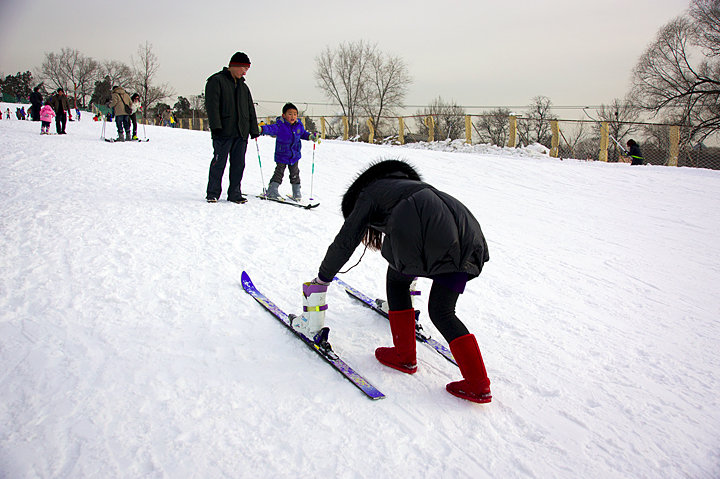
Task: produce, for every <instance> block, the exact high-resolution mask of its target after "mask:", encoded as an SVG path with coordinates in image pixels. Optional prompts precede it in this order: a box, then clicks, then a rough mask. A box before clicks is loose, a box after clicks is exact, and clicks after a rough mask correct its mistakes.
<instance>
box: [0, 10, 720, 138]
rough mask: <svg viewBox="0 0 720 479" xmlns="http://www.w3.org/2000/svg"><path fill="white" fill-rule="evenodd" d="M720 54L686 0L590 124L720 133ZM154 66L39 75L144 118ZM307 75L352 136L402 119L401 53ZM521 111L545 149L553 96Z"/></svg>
mask: <svg viewBox="0 0 720 479" xmlns="http://www.w3.org/2000/svg"><path fill="white" fill-rule="evenodd" d="M719 54H720V0H691V1H690V3H689V8H688V10H687V11H686V12H685V13H684V14H683V15H681V16H679V17H678V18H676V19H674V20H672V21H670V22H669V23H668V24H666V25H664V26H663V27H662V28H660V30H659V32H658V34H657V37H656V38H655V39H654V41H652V42H651V43H650V45H649V46H648V48H647V50H646V51H645V52H644V53H643V55H642V56H641V57H640V59H639V60H638V62H637V64H636V66H635V68H634V70H633V77H632V80H633V81H632V87H631V89H630V91H629V92H628V94H627V95H626V97H625V98H623V99H619V98H616V99H613V100H612V101H611V102H610V103H609V104H607V105H605V104H603V105H601V107H600V108H598V109H597V110H595V112H594V115H595V118H594V120H596V121H597V122H607V123H608V124H609V127H610V134H611V135H612V136H613V137H614V138H616V139H618V140H622V139H623V137H626V136H628V135H631V134H635V133H643V134H644V135H645V136H646V137H648V138H650V139H651V141H655V140H657V141H660V139H661V138H662V137H663V135H662V134H661V133H660V132H659V131H657V130H658V128H656V127H653V126H652V125H644V126H643V125H640V124H639V122H638V120H639V119H640V118H641V117H642V116H643V115H645V116H650V118H651V119H653V120H656V121H658V120H659V122H660V123H666V124H676V125H682V126H684V127H685V128H683V130H682V131H683V136H682V138H681V142H682V144H683V145H690V144H699V143H702V141H704V140H705V139H706V138H707V136H709V135H710V134H712V133H714V132H716V131H718V130H720V98H719V96H720V56H719ZM158 67H159V63H158V59H157V57H156V56H155V55H154V54H153V53H152V46H151V45H150V44H149V43H147V42H146V43H145V44H144V45H140V46H139V47H138V51H137V54H136V55H135V56H133V58H132V66H128V65H126V64H124V63H122V62H118V61H103V62H98V61H96V60H94V59H92V58H89V57H86V56H84V55H83V54H81V53H80V52H79V51H77V50H71V49H62V50H61V51H60V53H48V54H46V57H45V60H44V61H43V64H42V66H41V68H40V69H39V73H38V77H39V78H38V80H39V81H41V85H49V86H50V87H52V89H56V88H59V87H62V88H63V89H64V90H65V91H66V92H68V93H69V95H70V96H71V97H74V98H76V100H77V102H78V103H79V105H80V106H81V107H86V106H87V105H88V104H90V103H93V104H96V105H104V104H105V103H106V102H107V100H108V99H109V97H110V89H111V88H112V86H113V85H116V84H119V85H123V86H125V87H126V89H127V87H128V86H129V87H130V88H129V89H130V90H133V91H135V92H137V93H139V94H140V96H141V100H142V103H143V107H144V108H143V111H144V114H147V112H148V109H149V107H150V106H151V105H155V109H156V110H158V111H162V110H163V109H165V108H170V105H168V104H165V103H163V101H164V100H166V99H168V98H169V97H171V96H172V95H174V92H173V90H172V89H171V88H170V87H169V86H168V85H167V84H157V83H156V81H155V75H156V73H157V70H158ZM314 76H315V79H316V85H317V87H318V88H319V89H320V90H321V91H322V92H323V94H324V95H325V96H326V97H327V98H328V99H329V100H331V101H332V102H333V103H334V104H337V105H338V106H339V108H340V112H341V114H342V116H345V117H346V118H347V119H348V122H349V126H350V128H351V131H352V134H353V135H355V136H358V137H359V136H361V135H363V134H365V135H367V134H368V131H369V126H368V125H367V123H366V122H365V121H363V122H361V121H360V119H363V120H365V119H369V120H370V123H371V125H372V128H373V130H374V132H375V136H376V137H378V138H381V137H383V136H390V135H392V134H393V133H395V132H396V128H397V127H396V124H395V123H396V122H395V121H394V120H391V119H392V118H395V117H397V116H400V115H399V112H400V111H401V110H402V109H404V100H405V97H406V96H407V93H408V91H409V89H410V86H411V85H412V83H413V79H412V77H411V75H410V74H409V72H408V69H407V66H406V64H405V62H404V61H403V59H402V58H401V57H399V56H393V55H389V54H386V53H384V52H382V51H380V50H379V49H378V47H377V45H375V44H371V43H368V42H365V41H362V40H361V41H356V42H346V43H342V44H340V45H339V46H337V47H336V48H334V49H333V48H330V47H326V48H325V50H323V51H322V52H321V53H320V55H318V56H317V57H316V58H315V71H314ZM32 81H33V79H32V75H31V74H30V72H25V73H18V74H17V75H15V76H8V77H6V78H5V80H4V81H3V80H0V83H1V85H0V86H1V87H2V88H3V91H4V92H6V93H11V92H12V93H14V94H16V95H17V96H21V97H27V96H28V95H29V93H30V91H31V84H32ZM204 100H205V99H204V95H202V94H200V95H196V96H191V97H188V98H185V97H182V96H180V97H178V100H177V102H176V103H175V105H174V107H173V108H174V110H175V114H176V116H178V117H194V116H204V115H205V112H204ZM301 113H302V112H301ZM416 115H417V117H418V118H419V119H420V118H425V117H427V116H432V117H433V118H434V120H435V121H434V124H433V125H432V127H433V128H434V132H435V138H443V139H445V138H447V139H458V138H462V137H463V136H464V131H465V119H464V117H465V115H466V112H465V109H464V108H463V107H461V106H459V105H457V104H456V103H455V102H454V101H445V100H443V99H442V97H441V96H438V97H437V98H435V99H434V100H432V101H431V102H430V103H429V105H428V106H427V107H425V108H422V109H419V110H418V111H417V112H416ZM510 115H511V112H510V110H509V109H507V108H497V109H494V110H489V111H484V112H482V113H481V115H478V116H479V119H478V120H476V122H475V123H474V124H473V128H474V129H475V131H476V133H477V135H478V137H479V139H480V141H481V142H484V143H492V144H496V145H499V146H503V145H505V144H507V139H508V135H509V131H508V117H509V116H510ZM515 115H518V113H515ZM519 115H520V117H521V120H520V121H519V122H518V134H519V136H520V139H521V142H522V143H525V144H529V143H533V142H538V143H541V144H543V145H545V146H548V147H549V146H550V139H551V131H550V122H551V121H552V120H555V119H557V117H556V116H555V115H554V114H553V112H552V101H551V100H550V99H549V98H547V97H545V96H542V95H539V96H536V97H534V98H533V99H532V102H531V103H530V105H528V107H527V109H526V110H525V111H524V112H520V113H519ZM474 116H476V115H474ZM416 123H417V125H416V127H417V133H416V135H417V136H426V135H427V132H428V129H429V128H430V126H429V125H427V124H426V123H425V122H424V121H422V120H421V119H420V120H418V121H417V122H416ZM331 128H332V125H331ZM640 129H642V130H643V131H642V132H641V131H640ZM589 130H592V129H591V128H586V127H584V125H583V124H582V123H579V124H578V126H577V127H576V128H575V129H574V130H573V131H572V132H567V134H564V135H563V138H564V142H565V144H566V145H567V146H570V147H572V148H574V147H580V146H582V144H583V143H590V142H593V141H596V139H597V138H596V136H597V133H596V132H593V131H589ZM593 135H594V136H593ZM665 136H666V135H665Z"/></svg>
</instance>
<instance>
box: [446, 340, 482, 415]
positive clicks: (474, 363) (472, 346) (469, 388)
mask: <svg viewBox="0 0 720 479" xmlns="http://www.w3.org/2000/svg"><path fill="white" fill-rule="evenodd" d="M450 351H452V353H453V356H455V361H457V363H458V366H459V367H460V373H461V374H462V376H463V378H465V379H463V380H462V381H455V382H453V383H450V384H448V385H447V386H446V387H445V389H447V391H448V392H449V393H450V394H452V395H453V396H457V397H459V398H462V399H467V400H468V401H472V402H477V403H487V402H490V401H492V395H491V394H490V379H488V377H487V371H485V363H483V359H482V355H481V354H480V348H479V347H478V344H477V340H476V339H475V336H474V335H472V334H466V335H465V336H460V337H459V338H456V339H454V340H453V341H452V342H451V343H450Z"/></svg>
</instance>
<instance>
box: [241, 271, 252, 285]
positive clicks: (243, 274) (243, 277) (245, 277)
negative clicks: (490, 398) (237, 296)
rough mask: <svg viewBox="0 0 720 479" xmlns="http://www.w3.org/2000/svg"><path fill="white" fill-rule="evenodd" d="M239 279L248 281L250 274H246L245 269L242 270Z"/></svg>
mask: <svg viewBox="0 0 720 479" xmlns="http://www.w3.org/2000/svg"><path fill="white" fill-rule="evenodd" d="M240 279H241V280H242V282H243V283H244V282H246V281H250V275H249V274H247V272H246V271H243V272H242V275H240ZM251 282H252V281H251Z"/></svg>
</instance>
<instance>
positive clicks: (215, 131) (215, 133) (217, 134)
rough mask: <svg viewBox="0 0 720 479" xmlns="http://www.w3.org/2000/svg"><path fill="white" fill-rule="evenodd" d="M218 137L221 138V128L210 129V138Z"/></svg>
mask: <svg viewBox="0 0 720 479" xmlns="http://www.w3.org/2000/svg"><path fill="white" fill-rule="evenodd" d="M220 136H222V128H213V129H212V137H213V138H219V137H220Z"/></svg>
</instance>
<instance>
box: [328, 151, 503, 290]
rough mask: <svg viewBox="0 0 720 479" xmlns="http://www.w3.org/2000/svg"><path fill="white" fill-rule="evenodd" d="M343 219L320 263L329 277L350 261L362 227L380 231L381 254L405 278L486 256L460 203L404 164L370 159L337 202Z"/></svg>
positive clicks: (473, 272)
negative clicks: (371, 160)
mask: <svg viewBox="0 0 720 479" xmlns="http://www.w3.org/2000/svg"><path fill="white" fill-rule="evenodd" d="M342 210H343V215H344V216H345V223H344V224H343V226H342V228H341V229H340V232H339V233H338V234H337V236H336V237H335V240H334V241H333V243H332V244H331V245H330V247H329V248H328V251H327V253H326V255H325V258H324V259H323V262H322V264H321V266H320V270H319V273H320V274H319V275H320V277H322V278H326V279H332V278H333V277H334V276H335V275H336V274H337V273H338V271H339V270H340V269H341V268H342V266H343V265H344V264H345V263H346V262H347V261H348V260H349V259H350V256H351V255H352V254H353V251H355V248H357V246H358V245H359V244H360V242H361V241H362V238H363V235H364V233H365V230H366V228H367V227H368V226H371V227H372V228H374V229H376V230H378V231H380V232H382V233H384V235H385V236H384V238H383V243H382V249H381V253H382V256H383V257H384V258H385V259H386V260H387V261H388V262H389V263H390V265H391V266H392V267H393V268H394V269H395V270H397V271H399V272H400V273H403V274H405V275H408V276H422V277H433V276H436V275H442V274H447V273H467V274H468V278H469V279H472V278H474V277H476V276H478V275H479V274H480V272H481V271H482V267H483V264H484V263H485V262H486V261H488V260H489V259H490V257H489V255H488V248H487V243H486V242H485V237H484V236H483V233H482V230H481V229H480V224H479V223H478V222H477V220H476V219H475V217H474V216H473V215H472V213H471V212H470V210H468V209H467V208H466V207H465V205H463V204H462V203H460V202H459V201H458V200H456V199H455V198H453V197H452V196H450V195H448V194H447V193H443V192H442V191H438V190H437V189H435V188H434V187H432V186H430V185H428V184H427V183H424V182H423V181H421V179H420V176H419V175H418V173H417V172H416V171H415V170H414V169H413V168H412V167H411V166H410V165H408V164H407V163H404V162H402V161H398V160H388V161H383V162H380V163H376V164H374V165H373V166H371V167H370V168H368V169H367V170H366V171H365V172H363V173H362V174H360V176H359V177H358V178H357V179H356V180H355V182H354V183H353V184H352V185H351V186H350V188H349V189H348V191H347V192H346V193H345V195H344V197H343V201H342Z"/></svg>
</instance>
